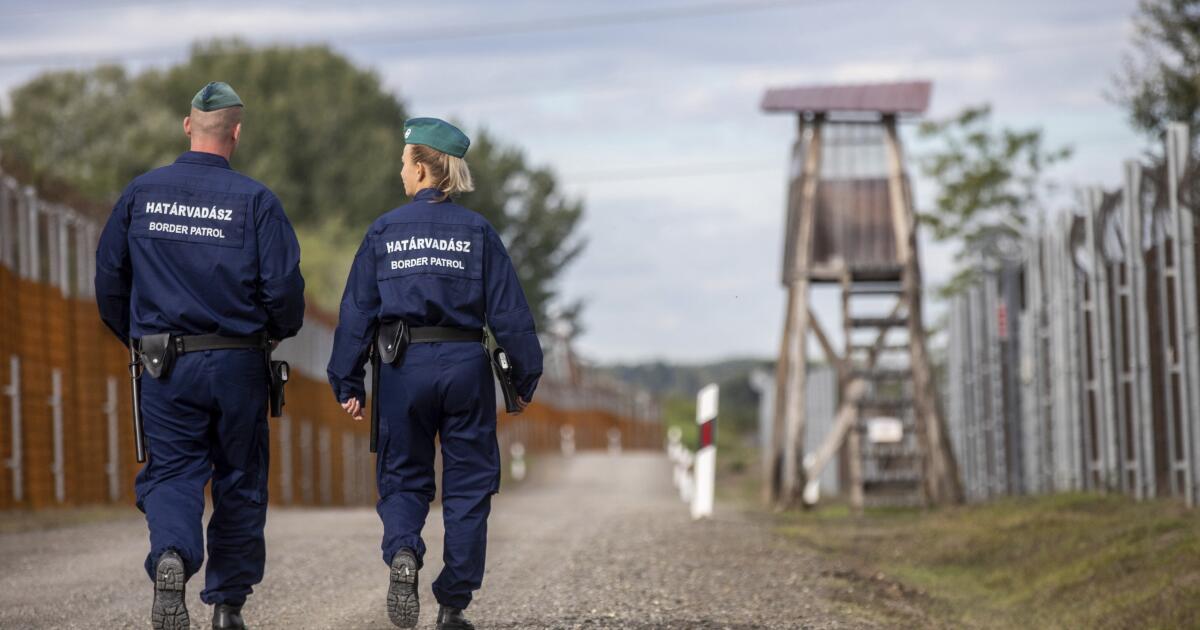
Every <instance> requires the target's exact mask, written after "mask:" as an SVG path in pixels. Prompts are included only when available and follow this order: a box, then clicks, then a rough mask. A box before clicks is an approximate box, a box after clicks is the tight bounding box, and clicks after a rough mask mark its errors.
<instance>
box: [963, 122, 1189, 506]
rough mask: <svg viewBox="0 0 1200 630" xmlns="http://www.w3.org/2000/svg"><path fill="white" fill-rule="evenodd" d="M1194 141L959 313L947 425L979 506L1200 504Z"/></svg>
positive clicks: (1087, 210)
mask: <svg viewBox="0 0 1200 630" xmlns="http://www.w3.org/2000/svg"><path fill="white" fill-rule="evenodd" d="M1190 145H1191V138H1190V135H1189V130H1188V129H1187V127H1186V126H1184V125H1180V124H1173V125H1170V126H1169V128H1168V131H1167V134H1166V142H1165V159H1164V160H1163V163H1162V165H1161V166H1158V167H1151V166H1147V165H1143V164H1141V163H1139V162H1137V161H1133V160H1131V161H1128V162H1126V163H1125V165H1124V178H1123V179H1124V181H1123V182H1122V186H1121V188H1120V190H1117V191H1106V190H1104V189H1102V188H1089V189H1087V190H1084V191H1082V192H1081V194H1080V196H1079V209H1078V212H1077V213H1064V214H1062V215H1060V216H1057V217H1055V218H1054V220H1052V221H1048V222H1047V221H1043V222H1042V223H1040V224H1039V225H1038V229H1037V230H1036V232H1035V233H1034V234H1032V235H1031V236H1029V237H1028V238H1027V239H1026V242H1025V243H1024V247H1023V251H1022V254H1021V256H1020V257H1019V258H1018V259H1014V260H999V261H991V262H989V263H987V264H985V266H984V268H983V269H982V270H981V279H980V281H979V282H977V283H976V284H974V285H972V286H970V287H969V288H968V289H967V290H966V291H965V292H964V293H962V294H960V295H957V296H956V297H954V298H953V300H952V302H951V307H950V325H949V346H948V354H947V360H948V364H947V368H948V369H947V372H948V373H947V381H948V387H947V389H946V394H947V400H946V404H947V409H948V410H949V420H950V430H951V433H952V436H953V440H954V445H955V450H956V451H957V453H958V457H959V462H960V466H961V470H962V475H963V481H964V487H965V489H966V494H967V497H968V499H969V500H973V501H979V500H985V499H988V498H992V497H995V496H999V495H1006V494H1025V493H1046V492H1059V491H1070V490H1088V491H1103V492H1120V493H1125V494H1129V495H1131V496H1134V497H1137V498H1139V499H1141V498H1150V497H1166V496H1169V497H1179V498H1183V499H1184V500H1185V501H1186V502H1187V503H1188V504H1189V505H1195V504H1196V503H1197V501H1200V484H1198V483H1197V478H1198V477H1200V324H1198V322H1200V301H1198V299H1197V293H1198V290H1200V276H1198V275H1197V258H1198V257H1200V251H1198V250H1197V248H1198V246H1200V222H1198V221H1197V218H1196V214H1197V211H1198V209H1200V194H1197V192H1200V165H1198V164H1197V163H1195V162H1189V153H1190Z"/></svg>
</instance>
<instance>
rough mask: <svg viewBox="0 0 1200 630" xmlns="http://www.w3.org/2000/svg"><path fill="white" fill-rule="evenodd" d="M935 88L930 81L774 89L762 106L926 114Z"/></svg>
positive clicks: (779, 109)
mask: <svg viewBox="0 0 1200 630" xmlns="http://www.w3.org/2000/svg"><path fill="white" fill-rule="evenodd" d="M932 89H933V84H932V83H931V82H929V81H900V82H894V83H864V84H859V85H801V86H796V87H790V88H773V89H770V90H767V93H766V94H765V95H764V96H763V100H762V108H763V110H764V111H768V112H812V113H826V112H878V113H881V114H923V113H924V112H925V110H926V109H927V108H928V107H929V95H930V92H931V91H932Z"/></svg>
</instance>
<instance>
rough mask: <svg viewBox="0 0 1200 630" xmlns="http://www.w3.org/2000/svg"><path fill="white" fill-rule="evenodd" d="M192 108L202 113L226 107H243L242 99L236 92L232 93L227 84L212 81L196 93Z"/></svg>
mask: <svg viewBox="0 0 1200 630" xmlns="http://www.w3.org/2000/svg"><path fill="white" fill-rule="evenodd" d="M192 107H194V108H196V109H198V110H200V111H202V112H214V111H216V110H218V109H225V108H226V107H243V105H242V99H240V98H238V95H237V92H234V91H233V88H231V87H229V84H228V83H225V82H224V81H213V82H212V83H209V84H208V85H206V86H204V87H202V88H200V91H199V92H196V96H194V97H192Z"/></svg>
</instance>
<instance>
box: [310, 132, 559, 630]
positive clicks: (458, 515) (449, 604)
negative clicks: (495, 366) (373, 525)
mask: <svg viewBox="0 0 1200 630" xmlns="http://www.w3.org/2000/svg"><path fill="white" fill-rule="evenodd" d="M404 137H405V141H406V143H407V144H406V146H405V147H404V157H403V165H402V168H401V170H400V177H401V179H402V180H403V181H404V192H405V194H407V195H409V196H411V197H412V202H411V203H409V204H407V205H404V206H401V207H399V208H396V209H394V210H391V211H390V212H388V213H386V214H384V215H383V216H381V217H380V218H379V219H377V220H376V221H375V222H374V223H373V224H372V225H371V227H370V229H368V230H367V234H366V237H365V238H364V239H363V242H362V246H361V247H359V250H358V253H357V254H356V255H355V258H354V263H353V266H352V267H351V269H350V277H349V279H348V280H347V282H346V290H345V294H344V295H343V297H342V305H341V312H340V318H339V321H338V327H337V332H336V333H335V336H334V344H333V354H332V356H331V357H330V360H329V368H328V374H329V382H330V384H331V385H332V386H333V391H334V394H335V395H336V396H337V399H338V402H340V403H342V406H343V408H345V410H346V411H347V413H349V414H350V415H352V416H353V417H354V418H355V419H356V420H361V419H362V417H363V416H362V414H363V409H364V395H365V392H364V387H363V376H364V364H365V362H366V360H367V358H368V350H369V349H370V348H371V346H372V342H373V339H374V338H375V335H376V331H377V330H380V331H386V332H383V333H381V337H386V339H384V340H382V341H383V343H381V344H380V349H382V348H383V347H384V343H386V344H389V345H388V347H389V348H391V347H393V346H399V355H400V356H398V357H396V358H394V359H393V358H392V357H391V356H389V355H388V354H386V353H381V355H382V358H383V359H384V361H382V370H381V372H380V376H379V378H380V381H379V382H380V387H379V391H376V392H374V396H375V397H376V402H375V404H376V405H377V406H378V412H379V436H378V440H379V446H378V455H377V460H376V481H377V482H378V484H379V496H380V499H379V504H378V511H379V517H380V518H381V519H382V520H383V560H384V562H385V563H387V564H388V565H389V566H390V567H391V576H390V582H389V585H390V586H389V590H388V598H387V608H388V616H389V617H390V618H391V620H392V622H393V623H395V624H396V625H397V626H400V627H412V626H414V625H416V623H417V614H418V596H417V570H418V569H419V568H420V566H421V565H422V563H423V557H424V554H425V543H424V542H423V541H422V540H421V527H422V526H423V525H424V524H425V517H426V516H427V515H428V512H429V502H430V501H432V500H433V497H434V491H435V488H434V474H433V461H434V437H435V436H437V437H438V438H439V441H440V444H441V449H442V518H443V520H444V521H445V530H446V538H445V545H444V549H445V551H444V560H445V568H444V569H443V570H442V573H441V575H439V576H438V579H437V580H436V581H435V582H434V583H433V594H434V596H435V597H436V598H437V601H438V604H439V605H440V607H439V610H438V622H437V627H438V628H443V629H446V630H449V629H452V628H467V629H470V628H473V626H472V625H471V624H470V622H468V621H467V620H466V618H465V617H464V616H463V613H462V611H463V609H465V608H466V607H467V605H468V604H470V602H471V593H472V591H475V590H478V589H479V587H480V585H481V583H482V580H483V568H484V553H485V550H486V546H487V518H488V514H489V512H490V511H491V495H492V494H494V493H495V492H496V491H497V490H498V489H499V484H500V453H499V447H498V446H497V443H496V393H495V385H494V382H493V380H492V371H491V360H490V359H489V356H488V354H487V352H486V351H485V350H484V349H483V346H482V345H481V341H482V339H483V328H484V326H485V325H486V326H487V327H488V328H489V329H490V330H491V332H492V334H493V335H494V336H495V338H496V341H497V342H498V343H499V345H500V346H501V347H503V348H504V349H505V350H506V351H507V353H508V355H509V357H511V363H512V381H513V383H514V385H515V386H516V391H517V393H518V395H519V396H520V400H519V403H518V404H519V406H520V407H522V408H524V406H525V405H526V404H528V401H529V400H530V399H531V398H532V396H533V391H534V389H535V388H536V387H537V382H538V378H539V377H540V376H541V372H542V351H541V346H540V345H539V343H538V339H537V333H536V332H535V330H534V324H533V317H532V314H531V313H530V311H529V305H528V303H526V301H525V294H524V293H523V292H522V290H521V285H520V283H519V281H518V280H517V274H516V271H515V270H514V269H513V265H512V261H511V260H510V259H509V257H508V253H507V251H505V249H504V245H503V243H501V241H500V236H499V235H498V234H497V233H496V230H495V229H494V228H493V227H492V226H491V224H489V223H488V222H487V220H486V219H484V218H483V217H481V216H480V215H478V214H476V213H474V212H472V211H470V210H468V209H466V208H464V207H462V206H459V205H457V204H455V203H454V202H452V201H451V200H450V199H451V197H453V196H454V195H457V194H458V193H463V192H469V191H471V190H472V189H473V185H472V183H471V173H470V171H469V170H468V169H467V163H466V162H465V161H464V160H463V159H462V158H463V156H464V155H465V154H466V152H467V147H468V146H469V145H470V140H468V139H467V136H466V135H465V134H463V132H461V131H459V130H458V129H457V128H455V127H454V126H452V125H450V124H449V123H446V122H444V121H442V120H438V119H435V118H414V119H411V120H409V121H407V122H405V124H404ZM399 322H403V326H401V327H398V326H399V324H398V323H399ZM405 328H406V329H407V330H405ZM406 344H407V347H406V348H405V346H406Z"/></svg>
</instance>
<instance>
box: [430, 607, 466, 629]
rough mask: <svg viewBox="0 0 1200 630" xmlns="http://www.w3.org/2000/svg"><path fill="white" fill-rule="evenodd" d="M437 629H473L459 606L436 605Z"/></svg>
mask: <svg viewBox="0 0 1200 630" xmlns="http://www.w3.org/2000/svg"><path fill="white" fill-rule="evenodd" d="M437 630H475V626H473V625H471V622H470V621H467V618H466V616H465V615H463V611H462V609H461V608H451V607H450V606H440V607H438V620H437Z"/></svg>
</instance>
